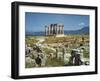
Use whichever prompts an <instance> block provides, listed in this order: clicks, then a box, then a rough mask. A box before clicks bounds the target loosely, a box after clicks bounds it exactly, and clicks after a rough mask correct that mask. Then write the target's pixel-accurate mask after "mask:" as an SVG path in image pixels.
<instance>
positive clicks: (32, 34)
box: [26, 27, 89, 36]
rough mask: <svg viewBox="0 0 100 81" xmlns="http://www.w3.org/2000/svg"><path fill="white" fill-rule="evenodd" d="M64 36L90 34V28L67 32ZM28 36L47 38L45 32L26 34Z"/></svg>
mask: <svg viewBox="0 0 100 81" xmlns="http://www.w3.org/2000/svg"><path fill="white" fill-rule="evenodd" d="M64 34H65V35H67V34H72V35H73V34H89V27H83V28H82V29H79V30H65V31H64ZM26 36H45V32H43V31H38V32H26Z"/></svg>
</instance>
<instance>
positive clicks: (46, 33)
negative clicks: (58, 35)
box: [45, 26, 48, 36]
mask: <svg viewBox="0 0 100 81" xmlns="http://www.w3.org/2000/svg"><path fill="white" fill-rule="evenodd" d="M45 35H46V36H47V35H48V32H47V26H45Z"/></svg>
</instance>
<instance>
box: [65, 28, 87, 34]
mask: <svg viewBox="0 0 100 81" xmlns="http://www.w3.org/2000/svg"><path fill="white" fill-rule="evenodd" d="M64 34H89V27H83V28H82V29H79V30H71V31H70V30H69V31H68V30H65V31H64Z"/></svg>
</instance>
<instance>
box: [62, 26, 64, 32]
mask: <svg viewBox="0 0 100 81" xmlns="http://www.w3.org/2000/svg"><path fill="white" fill-rule="evenodd" d="M62 29H63V30H62V31H63V34H64V25H63V26H62Z"/></svg>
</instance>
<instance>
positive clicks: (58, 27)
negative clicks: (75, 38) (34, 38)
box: [45, 24, 64, 37]
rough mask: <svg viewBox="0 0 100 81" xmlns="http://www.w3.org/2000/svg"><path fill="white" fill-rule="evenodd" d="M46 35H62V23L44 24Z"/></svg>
mask: <svg viewBox="0 0 100 81" xmlns="http://www.w3.org/2000/svg"><path fill="white" fill-rule="evenodd" d="M45 35H46V36H53V35H54V36H57V37H60V36H64V25H63V24H50V25H45Z"/></svg>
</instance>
